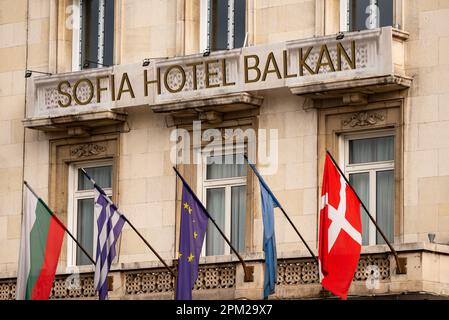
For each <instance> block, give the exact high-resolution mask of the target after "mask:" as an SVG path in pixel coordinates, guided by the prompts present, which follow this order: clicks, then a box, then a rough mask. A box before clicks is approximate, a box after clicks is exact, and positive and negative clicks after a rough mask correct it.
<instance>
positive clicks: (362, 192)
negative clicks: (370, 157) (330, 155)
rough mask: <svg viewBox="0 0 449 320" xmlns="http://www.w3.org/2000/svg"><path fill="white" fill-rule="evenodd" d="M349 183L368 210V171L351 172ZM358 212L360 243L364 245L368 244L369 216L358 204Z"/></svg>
mask: <svg viewBox="0 0 449 320" xmlns="http://www.w3.org/2000/svg"><path fill="white" fill-rule="evenodd" d="M349 183H350V184H351V185H352V187H353V188H354V189H355V191H356V192H357V194H358V196H359V197H360V199H361V200H362V202H363V204H364V205H365V206H366V207H367V208H368V210H369V173H368V172H367V173H354V174H351V175H349ZM360 214H361V216H362V244H363V245H364V246H366V245H368V244H369V218H368V215H367V214H366V211H365V209H363V208H362V206H360Z"/></svg>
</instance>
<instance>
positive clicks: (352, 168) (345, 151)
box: [339, 129, 397, 246]
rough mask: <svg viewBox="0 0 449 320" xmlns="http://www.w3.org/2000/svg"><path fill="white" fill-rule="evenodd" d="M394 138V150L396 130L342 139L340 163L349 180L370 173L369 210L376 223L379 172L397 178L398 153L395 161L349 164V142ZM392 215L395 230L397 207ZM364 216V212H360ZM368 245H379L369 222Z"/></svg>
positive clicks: (346, 134)
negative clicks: (391, 172) (354, 176)
mask: <svg viewBox="0 0 449 320" xmlns="http://www.w3.org/2000/svg"><path fill="white" fill-rule="evenodd" d="M391 136H392V137H394V146H393V147H394V148H395V145H396V143H397V142H396V140H397V135H396V132H395V130H394V129H384V130H372V131H365V132H358V133H345V134H342V135H341V139H340V152H339V154H340V155H341V157H340V163H343V168H344V174H345V176H346V177H347V178H348V179H349V177H350V175H351V174H357V173H368V174H369V206H368V207H369V210H370V214H371V215H372V217H373V219H374V221H377V197H376V193H377V175H376V174H377V172H382V171H390V170H392V171H393V173H394V177H395V176H396V161H397V159H396V152H395V151H394V152H393V154H394V159H393V160H387V161H377V162H367V163H357V164H349V141H351V140H360V139H369V138H381V137H391ZM393 192H394V193H396V187H394V189H393ZM393 210H394V211H393V213H392V215H393V216H392V223H393V230H395V215H396V212H395V211H396V206H393ZM360 212H361V213H362V214H363V210H362V209H361V211H360ZM368 239H369V241H368V245H369V246H372V245H377V230H376V227H375V225H374V223H373V222H372V221H371V220H369V237H368ZM393 241H394V231H393Z"/></svg>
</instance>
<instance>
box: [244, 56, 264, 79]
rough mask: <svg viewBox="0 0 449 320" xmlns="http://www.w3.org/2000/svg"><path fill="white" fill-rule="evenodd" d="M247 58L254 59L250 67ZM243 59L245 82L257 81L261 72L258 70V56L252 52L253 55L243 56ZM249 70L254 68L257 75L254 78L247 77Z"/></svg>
mask: <svg viewBox="0 0 449 320" xmlns="http://www.w3.org/2000/svg"><path fill="white" fill-rule="evenodd" d="M249 59H254V61H255V63H254V65H253V66H251V67H249V66H248V60H249ZM243 61H244V62H243V63H244V68H245V83H253V82H257V81H259V79H260V76H261V72H260V69H259V63H260V60H259V57H258V56H257V55H255V54H253V55H249V56H245V57H244V58H243ZM249 70H255V71H256V73H257V76H256V77H255V78H254V79H249Z"/></svg>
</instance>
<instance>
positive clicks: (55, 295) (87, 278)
mask: <svg viewBox="0 0 449 320" xmlns="http://www.w3.org/2000/svg"><path fill="white" fill-rule="evenodd" d="M96 296H97V293H96V292H95V287H94V276H93V274H88V275H81V276H80V278H79V283H78V285H69V286H68V281H67V276H58V277H56V279H55V280H54V281H53V288H52V289H51V295H50V299H80V298H94V297H96Z"/></svg>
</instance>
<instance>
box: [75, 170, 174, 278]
mask: <svg viewBox="0 0 449 320" xmlns="http://www.w3.org/2000/svg"><path fill="white" fill-rule="evenodd" d="M80 169H81V171H82V172H83V173H84V175H85V176H86V177H87V179H89V180H90V182H92V184H93V185H94V186H95V187H97V188H99V189H101V190H103V189H102V188H101V187H100V186H99V185H97V183H96V182H95V180H94V179H92V177H91V176H90V175H89V174H88V173H87V172H86V170H84V168H80ZM104 198H105V199H106V200H107V201H108V203H109V204H112V205H114V203H113V202H112V200H111V199H109V197H108V196H106V197H104ZM117 213H118V214H120V215H121V216H122V217H123V220H125V222H127V223H128V225H129V226H130V227H131V229H133V230H134V232H135V233H136V234H137V235H138V236H139V238H140V239H142V241H143V242H144V243H145V244H146V246H147V247H148V248H150V250H151V252H153V253H154V255H155V256H156V257H157V258H158V259H159V261H160V262H162V264H163V265H164V267H165V268H166V269H167V270H168V271H169V272H170V273H171V275H172V276H173V277H175V278H176V276H175V273H174V272H173V271H172V269H171V268H170V267H169V266H168V265H167V263H166V262H165V261H164V259H162V257H161V256H160V255H159V254H158V253H157V252H156V250H154V249H153V247H152V246H151V245H150V244H149V243H148V241H147V240H146V239H145V238H144V237H143V236H142V234H141V233H140V232H139V231H138V230H137V229H136V227H134V225H133V224H132V223H131V221H129V220H128V218H127V217H126V216H125V215H124V214H123V213H121V212H120V210H119V209H118V208H117Z"/></svg>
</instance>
